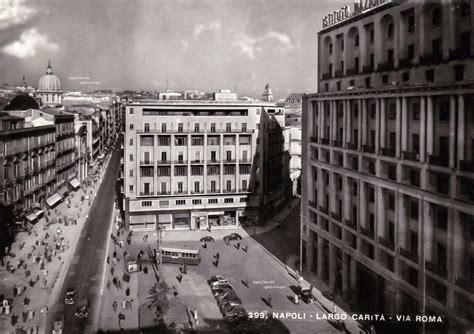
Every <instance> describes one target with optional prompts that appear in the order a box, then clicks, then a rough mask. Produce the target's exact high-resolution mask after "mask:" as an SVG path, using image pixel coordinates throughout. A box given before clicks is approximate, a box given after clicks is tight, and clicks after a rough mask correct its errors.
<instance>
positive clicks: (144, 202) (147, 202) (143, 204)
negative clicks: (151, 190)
mask: <svg viewBox="0 0 474 334" xmlns="http://www.w3.org/2000/svg"><path fill="white" fill-rule="evenodd" d="M151 203H152V202H151V201H142V206H151Z"/></svg>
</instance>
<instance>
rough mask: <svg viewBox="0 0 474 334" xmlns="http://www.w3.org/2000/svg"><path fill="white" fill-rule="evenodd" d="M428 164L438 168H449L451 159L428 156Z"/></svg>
mask: <svg viewBox="0 0 474 334" xmlns="http://www.w3.org/2000/svg"><path fill="white" fill-rule="evenodd" d="M428 163H430V164H432V165H436V166H442V167H448V166H449V158H447V157H438V156H435V155H430V156H428Z"/></svg>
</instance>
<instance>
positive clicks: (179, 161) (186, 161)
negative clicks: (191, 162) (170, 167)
mask: <svg viewBox="0 0 474 334" xmlns="http://www.w3.org/2000/svg"><path fill="white" fill-rule="evenodd" d="M173 163H174V164H177V165H186V164H187V163H188V160H187V159H186V160H174V161H173Z"/></svg>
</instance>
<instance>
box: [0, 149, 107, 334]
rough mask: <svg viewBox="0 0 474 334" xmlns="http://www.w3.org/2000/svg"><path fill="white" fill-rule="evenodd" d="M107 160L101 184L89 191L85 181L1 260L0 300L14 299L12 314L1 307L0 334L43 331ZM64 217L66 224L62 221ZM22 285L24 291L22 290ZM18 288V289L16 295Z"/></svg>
mask: <svg viewBox="0 0 474 334" xmlns="http://www.w3.org/2000/svg"><path fill="white" fill-rule="evenodd" d="M109 158H110V154H109V155H108V158H107V162H106V164H104V167H105V168H103V170H102V171H101V175H100V176H99V177H98V178H97V179H98V180H99V181H98V182H97V183H95V184H94V182H92V184H91V186H90V187H88V186H87V185H86V182H83V184H82V185H81V187H80V188H79V189H78V190H76V191H74V192H71V193H70V194H69V196H68V198H67V199H66V200H64V201H63V202H61V203H60V204H58V205H57V206H56V207H54V208H53V209H46V210H45V211H46V212H45V216H44V217H43V218H41V219H40V220H39V221H38V222H37V223H36V224H35V225H33V227H32V228H31V230H30V231H29V232H20V233H18V234H17V235H16V236H15V241H14V242H13V244H12V246H11V250H10V252H9V253H10V255H7V256H5V257H4V258H3V259H2V260H3V262H4V264H5V266H1V267H0V279H1V282H2V284H1V285H0V297H1V298H0V299H1V301H3V299H4V298H6V299H8V300H10V301H11V302H10V305H11V309H10V312H9V314H5V313H6V312H5V309H3V310H2V312H1V313H2V314H1V315H0V332H1V333H15V330H21V329H23V330H24V331H26V333H30V331H31V333H45V325H46V318H47V314H48V311H49V309H50V308H51V307H52V305H54V304H55V302H56V301H57V299H58V297H59V296H58V295H59V293H60V291H61V286H62V282H63V281H64V277H65V275H66V273H67V269H68V267H69V263H70V260H71V258H72V256H73V255H74V251H75V248H76V246H77V242H78V240H79V237H80V234H81V231H82V228H83V226H84V222H85V220H86V219H87V217H88V212H89V208H90V206H91V205H92V203H93V201H94V198H95V194H96V191H97V189H98V187H99V186H100V180H101V179H102V175H103V172H104V170H105V169H106V166H107V165H108V162H109ZM89 179H90V178H89ZM87 195H88V196H89V197H90V205H89V201H88V200H85V201H84V203H83V204H81V196H84V197H86V196H87ZM68 201H70V207H68ZM46 217H48V219H49V223H48V222H47V221H46ZM65 217H66V218H67V219H66V220H67V221H68V223H67V224H66V223H65V222H64V221H65V219H64V218H65ZM59 219H61V220H62V222H60V220H59ZM55 221H56V222H55ZM7 264H10V265H11V266H13V269H14V271H13V272H11V271H7ZM19 286H20V287H21V288H19V289H18V287H19ZM15 287H17V291H14V289H15ZM17 292H20V294H19V295H18V293H17ZM28 312H29V315H28ZM25 314H26V317H25ZM28 316H29V317H28Z"/></svg>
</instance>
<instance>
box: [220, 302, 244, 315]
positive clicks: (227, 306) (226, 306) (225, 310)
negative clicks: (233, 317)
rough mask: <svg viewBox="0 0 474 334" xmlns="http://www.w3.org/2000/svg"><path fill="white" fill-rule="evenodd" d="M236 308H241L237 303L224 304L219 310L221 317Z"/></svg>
mask: <svg viewBox="0 0 474 334" xmlns="http://www.w3.org/2000/svg"><path fill="white" fill-rule="evenodd" d="M236 307H241V306H240V304H239V303H234V302H225V303H224V304H222V305H221V307H220V309H221V312H222V314H223V315H225V314H227V313H229V312H230V311H232V310H233V309H234V308H236Z"/></svg>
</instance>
